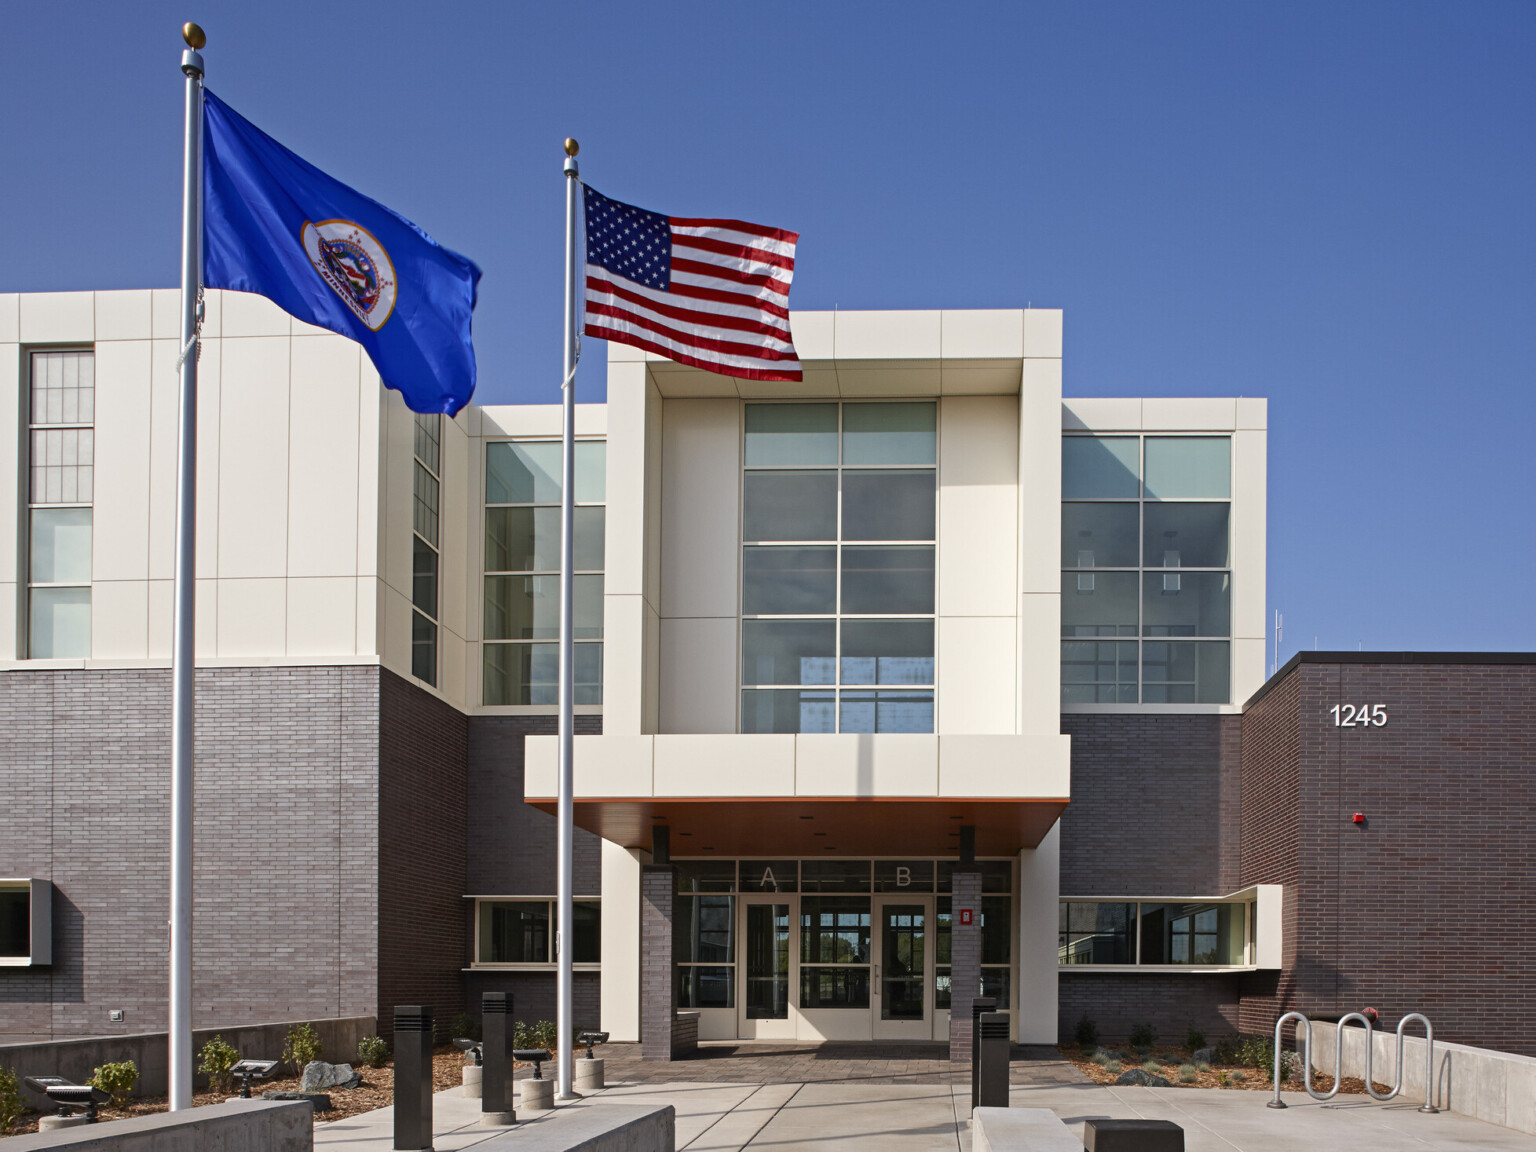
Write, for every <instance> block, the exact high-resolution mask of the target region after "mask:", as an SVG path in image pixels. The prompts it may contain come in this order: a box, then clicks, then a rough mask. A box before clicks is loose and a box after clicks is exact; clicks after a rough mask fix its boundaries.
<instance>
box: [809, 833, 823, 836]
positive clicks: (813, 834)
mask: <svg viewBox="0 0 1536 1152" xmlns="http://www.w3.org/2000/svg"><path fill="white" fill-rule="evenodd" d="M811 835H812V836H825V835H826V833H825V832H812V833H811Z"/></svg>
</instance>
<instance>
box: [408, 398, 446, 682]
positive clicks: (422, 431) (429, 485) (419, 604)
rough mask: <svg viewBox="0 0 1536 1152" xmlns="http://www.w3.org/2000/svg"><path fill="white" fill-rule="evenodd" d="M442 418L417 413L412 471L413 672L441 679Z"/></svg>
mask: <svg viewBox="0 0 1536 1152" xmlns="http://www.w3.org/2000/svg"><path fill="white" fill-rule="evenodd" d="M442 420H443V418H442V417H441V416H439V415H437V414H435V413H430V414H424V413H417V414H416V428H415V455H416V461H415V467H414V469H413V471H412V488H413V493H414V497H415V499H414V502H413V504H412V516H411V527H412V529H413V531H412V535H411V605H412V612H411V675H412V676H414V677H416V679H418V680H421V681H423V682H424V683H427V684H432V685H434V686H435V685H436V684H437V622H438V582H439V581H438V574H439V573H440V572H441V571H442V563H441V558H440V556H439V552H438V548H439V544H438V517H439V509H440V508H441V506H442V505H441V493H442Z"/></svg>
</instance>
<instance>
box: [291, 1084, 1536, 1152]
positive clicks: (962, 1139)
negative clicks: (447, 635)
mask: <svg viewBox="0 0 1536 1152" xmlns="http://www.w3.org/2000/svg"><path fill="white" fill-rule="evenodd" d="M1268 1099H1269V1096H1268V1094H1266V1093H1262V1092H1237V1091H1229V1092H1223V1091H1211V1090H1200V1089H1193V1088H1135V1087H1123V1088H1121V1087H1103V1086H1100V1085H1096V1084H1087V1083H1082V1084H1066V1085H1063V1084H1059V1083H1053V1084H1044V1085H1040V1086H1027V1085H1026V1086H1019V1085H1015V1086H1014V1087H1013V1088H1012V1090H1011V1092H1010V1103H1011V1104H1012V1105H1013V1106H1014V1107H1017V1108H1050V1109H1051V1110H1052V1111H1054V1112H1055V1113H1056V1114H1057V1115H1058V1116H1060V1117H1061V1118H1062V1119H1063V1120H1064V1121H1066V1122H1067V1124H1068V1125H1070V1126H1071V1127H1072V1128H1073V1130H1074V1131H1075V1132H1076V1133H1077V1135H1078V1138H1079V1140H1081V1138H1082V1132H1083V1125H1084V1122H1085V1121H1086V1120H1088V1119H1090V1118H1092V1117H1138V1116H1139V1117H1145V1118H1149V1119H1159V1120H1172V1121H1173V1122H1174V1123H1176V1124H1178V1125H1180V1126H1181V1127H1182V1128H1183V1129H1184V1136H1185V1148H1186V1150H1187V1152H1329V1150H1331V1149H1348V1150H1349V1152H1425V1150H1428V1149H1437V1150H1445V1152H1461V1150H1466V1152H1474V1150H1476V1152H1536V1136H1527V1135H1524V1134H1522V1133H1519V1132H1515V1131H1512V1130H1510V1129H1508V1128H1499V1127H1496V1126H1494V1125H1492V1124H1484V1123H1482V1122H1480V1121H1477V1120H1471V1119H1468V1118H1467V1117H1465V1116H1457V1115H1453V1114H1451V1113H1449V1112H1443V1113H1440V1114H1439V1115H1433V1116H1426V1115H1421V1114H1420V1113H1418V1112H1417V1111H1415V1108H1414V1105H1413V1104H1412V1103H1407V1104H1396V1103H1394V1104H1377V1103H1375V1102H1374V1101H1370V1100H1361V1099H1359V1098H1356V1099H1355V1100H1353V1101H1350V1102H1347V1103H1336V1104H1327V1105H1324V1104H1318V1103H1316V1102H1315V1101H1313V1100H1311V1099H1310V1098H1309V1097H1307V1096H1306V1095H1305V1094H1304V1093H1300V1092H1296V1093H1290V1092H1288V1093H1286V1102H1287V1103H1288V1104H1290V1105H1291V1107H1289V1108H1287V1109H1285V1110H1283V1111H1282V1110H1278V1109H1270V1108H1266V1107H1265V1106H1264V1104H1265V1101H1266V1100H1268ZM657 1104H670V1105H672V1107H673V1108H675V1109H676V1110H677V1147H678V1149H679V1150H683V1149H686V1150H687V1152H741V1150H743V1149H747V1148H751V1149H753V1150H754V1152H756V1150H762V1152H812V1150H815V1152H829V1150H832V1149H836V1150H837V1152H843V1150H847V1152H970V1147H971V1134H970V1087H969V1085H968V1084H961V1083H954V1084H928V1085H923V1084H908V1083H896V1084H891V1083H885V1084H871V1083H868V1082H861V1081H857V1080H855V1081H841V1082H836V1081H834V1082H817V1083H790V1084H751V1083H739V1082H738V1083H713V1084H711V1083H699V1082H677V1083H671V1084H666V1083H656V1082H651V1083H641V1084H618V1085H614V1086H613V1087H610V1088H608V1089H607V1090H606V1091H603V1092H600V1093H595V1094H593V1095H592V1096H589V1097H587V1098H586V1099H584V1100H580V1101H576V1102H573V1103H571V1104H567V1105H562V1106H561V1107H560V1108H558V1109H556V1110H555V1111H554V1112H536V1113H523V1114H522V1115H523V1119H522V1120H521V1121H520V1122H519V1124H518V1125H517V1127H516V1128H515V1129H507V1128H482V1127H481V1126H480V1124H479V1118H480V1102H479V1101H478V1100H472V1099H468V1098H466V1097H464V1096H462V1095H460V1094H459V1091H458V1089H453V1090H451V1091H448V1092H439V1093H438V1094H437V1095H436V1096H435V1097H434V1099H433V1117H434V1120H435V1124H434V1131H435V1133H436V1138H435V1141H434V1147H435V1148H437V1149H438V1150H439V1152H457V1150H458V1149H462V1148H472V1147H474V1146H475V1145H477V1144H484V1143H485V1142H486V1141H489V1140H493V1139H496V1138H497V1137H500V1136H503V1135H505V1134H507V1133H508V1132H517V1131H521V1130H526V1129H530V1128H533V1127H535V1126H537V1127H544V1126H546V1125H559V1124H561V1123H562V1117H563V1116H569V1117H570V1118H572V1119H574V1118H575V1116H576V1114H577V1113H578V1112H580V1113H584V1112H586V1111H587V1110H589V1109H601V1108H603V1107H605V1106H611V1105H657ZM393 1131H394V1110H393V1109H391V1108H381V1109H379V1110H378V1111H376V1112H369V1113H365V1114H364V1115H361V1116H353V1117H350V1118H348V1119H346V1120H336V1121H332V1122H330V1123H321V1124H317V1125H316V1126H315V1147H316V1148H317V1149H324V1150H325V1152H388V1150H389V1149H390V1148H391V1147H392V1145H393ZM504 1143H505V1142H504ZM486 1152H490V1150H489V1149H487V1150H486Z"/></svg>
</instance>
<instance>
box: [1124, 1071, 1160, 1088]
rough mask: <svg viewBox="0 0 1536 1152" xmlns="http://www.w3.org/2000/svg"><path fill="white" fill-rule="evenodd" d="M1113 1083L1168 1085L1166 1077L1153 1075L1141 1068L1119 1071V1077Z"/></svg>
mask: <svg viewBox="0 0 1536 1152" xmlns="http://www.w3.org/2000/svg"><path fill="white" fill-rule="evenodd" d="M1115 1083H1116V1084H1140V1085H1142V1086H1143V1087H1146V1088H1167V1087H1169V1086H1170V1085H1169V1083H1168V1077H1166V1076H1154V1075H1153V1074H1152V1073H1150V1072H1147V1071H1145V1070H1143V1069H1141V1068H1132V1069H1131V1070H1130V1071H1129V1072H1122V1073H1120V1078H1119V1079H1118V1080H1116V1081H1115Z"/></svg>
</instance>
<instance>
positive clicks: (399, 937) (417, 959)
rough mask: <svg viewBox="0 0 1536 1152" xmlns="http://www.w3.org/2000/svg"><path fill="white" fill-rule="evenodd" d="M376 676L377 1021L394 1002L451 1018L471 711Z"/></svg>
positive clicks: (386, 1021)
mask: <svg viewBox="0 0 1536 1152" xmlns="http://www.w3.org/2000/svg"><path fill="white" fill-rule="evenodd" d="M379 676H380V685H379V713H380V719H379V905H378V924H379V977H378V979H379V985H378V987H379V1005H378V1017H379V1025H380V1028H381V1029H382V1028H389V1029H392V1028H393V1021H394V1016H395V1005H396V1004H429V1005H431V1006H432V1007H433V1009H435V1018H436V1019H437V1021H438V1022H439V1023H440V1025H446V1024H447V1023H448V1020H449V1019H450V1018H451V1017H452V1016H453V1015H454V1014H455V1013H457V1012H462V1011H463V1010H464V976H463V971H462V970H463V968H464V967H465V963H466V958H465V954H464V919H465V907H464V906H465V904H466V903H467V901H466V900H465V899H464V892H465V888H464V878H465V872H464V862H465V858H466V855H467V829H466V822H465V813H466V798H467V795H468V773H467V764H468V745H469V725H468V718H467V717H465V716H464V714H463V713H462V712H460V711H458V709H456V708H453V707H452V706H450V705H448V704H445V703H444V702H443V701H441V700H439V699H438V698H437V697H436V696H433V695H432V694H431V693H429V692H426V691H425V690H423V689H421V688H417V687H415V686H414V685H412V684H410V683H408V682H406V681H405V680H402V679H401V678H400V677H398V676H396V675H395V674H394V673H392V672H389V671H381V672H380V673H379Z"/></svg>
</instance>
